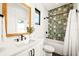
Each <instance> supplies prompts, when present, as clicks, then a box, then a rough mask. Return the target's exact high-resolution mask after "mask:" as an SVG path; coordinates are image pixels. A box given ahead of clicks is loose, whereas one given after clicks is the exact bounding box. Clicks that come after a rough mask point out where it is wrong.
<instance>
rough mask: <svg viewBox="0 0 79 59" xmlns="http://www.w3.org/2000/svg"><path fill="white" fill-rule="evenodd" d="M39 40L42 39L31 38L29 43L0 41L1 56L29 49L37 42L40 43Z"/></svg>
mask: <svg viewBox="0 0 79 59" xmlns="http://www.w3.org/2000/svg"><path fill="white" fill-rule="evenodd" d="M41 40H42V39H41ZM39 41H40V39H37V40H35V41H33V40H30V41H29V43H27V44H24V43H21V44H19V43H16V42H11V41H6V42H5V41H3V42H0V56H10V55H15V54H17V53H19V52H21V51H24V50H26V49H29V48H30V47H32V46H33V45H35V44H38V43H39Z"/></svg>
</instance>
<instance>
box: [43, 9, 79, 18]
mask: <svg viewBox="0 0 79 59" xmlns="http://www.w3.org/2000/svg"><path fill="white" fill-rule="evenodd" d="M76 12H79V10H78V9H76ZM65 13H68V12H64V13H59V14H56V15H61V14H65ZM56 15H52V16H56ZM44 19H49V17H45V18H44Z"/></svg>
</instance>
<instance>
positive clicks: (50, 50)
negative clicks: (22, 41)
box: [43, 45, 55, 56]
mask: <svg viewBox="0 0 79 59" xmlns="http://www.w3.org/2000/svg"><path fill="white" fill-rule="evenodd" d="M43 49H44V52H45V56H52V55H53V52H54V51H55V49H54V47H52V46H50V45H44V48H43Z"/></svg>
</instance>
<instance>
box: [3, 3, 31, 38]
mask: <svg viewBox="0 0 79 59" xmlns="http://www.w3.org/2000/svg"><path fill="white" fill-rule="evenodd" d="M21 4H22V5H23V6H26V7H27V8H29V11H30V12H29V13H30V14H29V28H31V7H30V6H28V5H26V4H24V3H21ZM2 14H3V15H4V17H5V32H6V37H12V36H18V35H21V34H23V35H26V34H29V33H28V32H27V33H12V34H8V32H7V31H8V26H7V21H8V19H7V3H2Z"/></svg>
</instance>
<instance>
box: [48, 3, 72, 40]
mask: <svg viewBox="0 0 79 59" xmlns="http://www.w3.org/2000/svg"><path fill="white" fill-rule="evenodd" d="M71 9H73V4H72V3H69V4H66V5H63V6H60V7H58V8H55V9H52V10H49V13H48V15H49V21H48V38H50V39H55V40H60V41H64V36H65V31H66V26H67V18H68V13H69V11H70V10H71Z"/></svg>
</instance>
